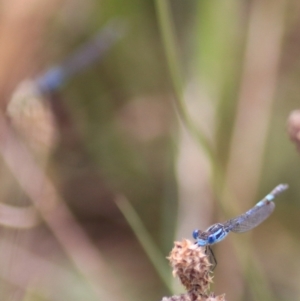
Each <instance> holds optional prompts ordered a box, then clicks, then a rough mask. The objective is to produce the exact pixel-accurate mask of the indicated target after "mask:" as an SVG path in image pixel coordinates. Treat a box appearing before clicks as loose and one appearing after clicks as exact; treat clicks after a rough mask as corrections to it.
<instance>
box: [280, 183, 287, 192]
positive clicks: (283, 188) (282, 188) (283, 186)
mask: <svg viewBox="0 0 300 301" xmlns="http://www.w3.org/2000/svg"><path fill="white" fill-rule="evenodd" d="M277 188H278V189H279V190H280V191H284V190H287V189H288V188H289V184H279V185H278V186H277Z"/></svg>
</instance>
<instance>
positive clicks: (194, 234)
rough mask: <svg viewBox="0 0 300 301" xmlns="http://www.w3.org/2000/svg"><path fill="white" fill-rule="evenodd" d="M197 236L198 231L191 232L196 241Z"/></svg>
mask: <svg viewBox="0 0 300 301" xmlns="http://www.w3.org/2000/svg"><path fill="white" fill-rule="evenodd" d="M198 234H199V230H194V231H193V238H194V239H197V238H198Z"/></svg>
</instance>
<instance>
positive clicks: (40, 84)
mask: <svg viewBox="0 0 300 301" xmlns="http://www.w3.org/2000/svg"><path fill="white" fill-rule="evenodd" d="M126 31H127V23H126V22H125V21H124V20H121V19H113V20H111V21H110V22H108V24H107V25H106V26H105V27H104V28H102V29H101V30H100V31H99V32H97V34H96V35H95V36H94V37H93V38H92V39H90V40H89V41H88V42H87V43H85V44H84V45H82V46H81V47H80V48H78V49H77V50H76V51H75V52H74V53H72V54H71V55H69V56H68V57H67V58H66V59H65V60H64V61H63V62H62V63H61V64H59V65H57V66H53V67H52V68H50V69H49V70H48V71H46V72H45V73H44V74H42V75H41V76H39V77H38V78H37V79H36V85H37V88H38V90H39V92H40V93H42V94H47V93H51V92H54V91H57V90H58V89H59V88H60V87H61V86H62V85H63V84H64V83H65V82H67V81H68V80H69V79H70V78H72V77H73V76H75V75H77V74H78V73H80V72H82V71H83V70H85V69H86V68H87V67H89V66H90V65H92V64H93V63H94V62H95V61H96V60H100V59H101V57H103V56H104V54H105V53H106V52H107V51H108V50H109V49H111V48H112V46H113V45H114V44H115V43H116V42H117V41H119V40H120V39H121V38H122V37H123V36H124V35H125V33H126Z"/></svg>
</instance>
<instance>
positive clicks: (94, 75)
mask: <svg viewBox="0 0 300 301" xmlns="http://www.w3.org/2000/svg"><path fill="white" fill-rule="evenodd" d="M0 12H1V18H0V96H1V97H0V100H1V108H2V112H3V114H1V115H5V116H6V117H5V118H6V120H8V124H9V125H10V126H11V127H12V129H13V133H15V134H16V135H17V137H18V138H19V139H21V141H23V142H24V144H25V146H26V147H27V148H28V150H29V152H30V154H31V155H32V157H33V158H34V159H35V160H34V161H33V162H31V163H30V162H29V163H30V164H32V165H30V164H29V165H28V164H27V163H26V164H27V165H26V164H25V162H24V166H25V167H26V166H27V167H28V166H29V167H28V170H26V171H25V174H27V177H28V179H30V178H31V177H33V175H34V174H36V173H35V172H34V168H33V169H32V170H31V168H30V166H32V167H34V166H35V165H34V164H36V165H37V166H39V168H40V170H41V171H42V173H41V174H45V175H47V176H48V178H47V179H48V180H49V181H48V182H47V181H46V182H47V183H48V184H47V185H48V186H47V185H46V186H45V187H46V188H47V187H48V188H49V187H52V186H51V185H53V187H55V193H54V196H55V197H54V196H53V198H55V200H56V199H58V200H59V201H58V202H59V204H63V205H62V206H61V208H60V206H57V207H55V205H57V204H56V203H55V202H54V203H55V204H54V205H53V204H52V203H51V202H50V201H51V196H49V198H47V200H49V202H50V204H45V203H44V204H43V201H45V200H41V204H39V203H37V202H36V200H32V198H33V197H32V195H29V196H28V194H29V193H28V191H32V190H30V189H27V187H26V184H24V183H25V182H26V181H25V182H22V177H21V176H20V178H18V168H19V174H20V175H23V174H24V168H25V167H23V164H22V160H20V162H21V163H20V166H18V168H15V169H14V167H12V166H11V165H12V164H10V163H9V162H16V160H14V159H13V160H11V161H10V159H9V158H10V157H9V156H10V154H11V157H12V158H13V156H14V154H15V153H16V154H17V153H18V152H13V151H11V149H9V147H12V145H17V144H13V143H12V144H8V146H7V150H8V151H5V150H6V148H5V147H4V144H3V141H6V140H5V139H4V138H3V137H4V136H5V135H4V136H3V134H2V132H3V133H4V132H5V130H2V129H0V143H2V147H0V155H1V156H0V157H1V158H3V160H2V159H1V162H0V164H1V171H0V188H1V189H0V196H1V198H0V202H1V204H0V205H3V207H1V206H0V224H1V226H0V279H1V281H0V299H1V300H16V301H17V300H22V301H25V300H26V301H42V300H47V301H52V300H53V301H56V300H57V301H59V300H65V301H68V300H72V301H76V300H89V301H94V300H108V299H109V298H111V299H112V300H125V301H126V300H145V301H148V300H149V301H150V300H159V299H161V298H162V297H163V296H166V295H172V292H171V287H172V276H171V269H170V268H169V267H168V262H167V260H164V257H166V256H167V255H168V253H169V252H170V250H171V248H172V244H173V240H175V239H182V238H185V237H186V238H191V233H192V230H193V229H194V228H201V229H205V228H206V227H208V226H209V225H210V224H212V223H215V222H218V221H223V220H225V219H227V218H230V217H232V216H234V215H236V214H239V213H241V212H244V211H245V210H246V209H248V208H250V207H251V206H252V205H253V204H254V203H256V201H258V199H259V198H261V197H263V196H264V195H266V194H267V193H268V192H269V191H270V190H271V189H272V188H273V187H275V186H276V185H277V184H279V183H288V184H289V186H290V189H289V190H288V191H287V192H286V193H285V194H283V195H282V196H280V198H279V199H278V200H276V210H275V213H274V214H273V215H272V216H271V217H270V218H269V219H268V220H267V221H266V222H265V223H264V224H263V225H261V226H259V227H258V228H257V229H255V230H253V231H252V232H251V233H247V234H243V235H235V234H232V235H230V236H229V237H228V238H227V239H226V240H225V241H224V242H222V243H220V244H219V245H217V246H215V247H214V250H215V253H216V256H217V259H218V266H217V268H216V275H215V278H214V282H215V289H214V291H215V292H216V293H217V294H222V293H226V299H227V300H231V301H232V300H236V301H238V300H297V299H299V297H300V290H299V285H298V283H299V278H298V277H300V265H299V264H298V262H299V260H298V253H299V251H300V250H299V249H300V238H299V235H298V228H299V218H298V216H299V211H300V205H299V201H298V199H299V198H300V186H299V183H298V179H299V170H300V157H299V153H297V149H296V147H294V145H293V144H292V142H290V140H289V137H288V135H287V133H286V121H287V118H288V116H289V114H290V112H291V111H293V110H295V109H299V107H300V99H299V95H300V85H299V84H298V80H299V76H300V64H299V62H300V59H299V53H300V39H299V36H298V35H299V27H300V23H299V20H300V4H299V3H298V1H296V0H290V1H287V0H279V1H270V0H251V1H240V0H239V1H236V0H200V1H199V0H190V1H181V0H169V1H167V0H156V1H137V0H128V1H126V2H125V1H124V2H122V1H116V0H102V1H95V0H88V1H79V0H56V1H50V0H48V1H43V4H41V2H40V1H38V0H22V1H21V0H17V1H9V0H2V1H0ZM113 20H114V21H116V22H119V24H121V27H117V28H116V29H115V30H116V31H119V38H118V39H117V40H116V41H115V42H114V43H113V44H112V45H111V46H110V47H109V49H107V50H106V52H105V53H104V54H103V55H101V57H99V59H98V60H95V61H93V63H92V64H91V65H90V66H88V67H87V68H85V69H84V70H81V71H80V72H79V73H78V74H76V75H74V76H72V77H71V78H69V79H68V80H67V81H66V82H65V83H63V85H62V86H61V87H60V88H59V89H57V90H55V91H52V92H51V93H42V95H41V94H39V93H37V91H36V90H35V84H36V83H37V82H36V79H38V78H39V77H40V76H41V75H42V74H44V72H46V70H48V68H51V67H52V66H54V65H56V66H57V65H59V64H60V63H62V62H65V60H66V59H67V58H68V57H69V56H70V55H71V54H72V53H73V52H74V51H75V50H76V49H78V47H81V46H82V45H86V43H88V41H89V40H90V39H91V37H93V36H94V35H95V34H96V33H97V32H98V31H100V32H101V29H103V28H105V26H106V25H107V24H108V23H109V22H110V21H113ZM28 80H31V81H30V82H28ZM24 81H27V83H30V85H33V86H30V87H31V90H30V91H31V92H28V91H29V90H26V91H27V92H26V91H25V90H22V93H20V87H24ZM34 93H37V94H34ZM16 97H20V98H21V100H20V107H19V108H18V107H17V110H15V109H14V110H13V111H10V110H9V108H10V107H12V103H11V100H12V99H14V100H15V99H16ZM37 98H38V100H39V101H43V102H45V105H36V102H35V101H36V100H37ZM9 103H10V106H9V105H8V104H9ZM16 103H18V102H16ZM16 103H15V102H14V108H16V107H15V104H16ZM26 104H27V107H26ZM16 112H17V113H16ZM45 116H47V118H46V117H45ZM0 117H1V116H0ZM2 117H3V116H2ZM2 117H1V118H0V121H1V119H2ZM52 118H53V119H54V120H55V123H52V121H53V120H52ZM50 120H51V121H50ZM0 125H1V122H0ZM24 131H27V132H26V133H25V132H24ZM8 133H9V131H8ZM49 133H50V134H51V135H52V136H51V137H50V138H51V139H50V138H49V136H47V135H50V134H49ZM2 136H3V137H2ZM8 136H9V135H8ZM1 137H2V138H1ZM5 137H6V136H5ZM47 138H49V139H50V140H51V141H50V140H49V139H48V140H47ZM3 139H4V140H3ZM46 140H47V141H48V142H47V143H48V144H47V143H46V144H47V145H46V148H45V145H44V144H45V141H46ZM49 141H50V142H49ZM41 143H43V147H39V146H40V145H41ZM50 144H51V145H50ZM35 147H37V148H35ZM20 154H22V149H21V153H20ZM25 157H26V156H25ZM18 162H19V161H18ZM32 179H33V180H32V181H34V179H36V178H32ZM38 179H40V178H38ZM28 182H30V181H28ZM28 182H26V183H28ZM39 183H40V182H39V181H37V182H36V185H37V190H39V189H40V190H41V191H42V190H43V189H42V188H39V187H44V186H43V185H41V186H39V185H40V184H39ZM24 185H25V187H24ZM49 185H50V186H49ZM33 186H34V183H33ZM33 188H34V187H33ZM46 190H47V189H46ZM47 191H48V190H47ZM49 191H51V192H53V191H52V190H49ZM56 193H57V194H56ZM45 199H46V198H45ZM33 204H35V206H33ZM117 204H118V205H117ZM47 205H48V207H47ZM52 205H53V206H54V207H55V208H58V209H57V210H54V211H53V212H55V213H54V215H56V216H53V215H51V210H52V209H53V208H54V207H51V206H52ZM12 206H14V207H12ZM23 207H26V208H23ZM49 208H50V209H49ZM48 210H50V211H48ZM53 212H52V214H53ZM72 217H75V219H73V218H72ZM64 220H66V222H65V223H64V222H63V221H64ZM85 263H86V264H85ZM93 263H95V264H96V265H95V269H93ZM168 275H169V279H168ZM175 286H176V288H174V290H175V291H177V292H178V291H180V290H181V291H183V289H182V288H181V287H180V286H178V285H177V284H176V285H174V287H175Z"/></svg>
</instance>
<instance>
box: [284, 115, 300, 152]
mask: <svg viewBox="0 0 300 301" xmlns="http://www.w3.org/2000/svg"><path fill="white" fill-rule="evenodd" d="M287 131H288V135H289V137H290V139H291V140H292V141H293V142H294V143H295V145H296V147H297V150H298V151H300V110H295V111H292V112H291V114H290V116H289V118H288V121H287Z"/></svg>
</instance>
